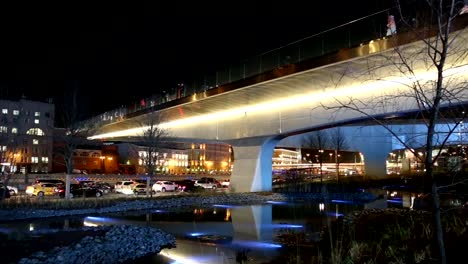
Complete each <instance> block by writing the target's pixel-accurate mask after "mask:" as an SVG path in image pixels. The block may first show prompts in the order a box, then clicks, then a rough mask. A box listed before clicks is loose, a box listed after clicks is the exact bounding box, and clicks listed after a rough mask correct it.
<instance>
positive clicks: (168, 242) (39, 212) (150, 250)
mask: <svg viewBox="0 0 468 264" xmlns="http://www.w3.org/2000/svg"><path fill="white" fill-rule="evenodd" d="M328 199H349V200H355V201H361V202H363V201H371V200H373V199H375V197H374V196H373V195H371V194H368V193H351V194H328ZM305 200H308V201H321V200H323V195H322V194H320V193H309V194H296V195H293V194H280V193H242V194H239V193H235V194H234V193H232V194H228V193H225V194H213V195H201V196H193V195H191V196H179V195H177V196H174V197H172V198H165V199H158V198H142V199H139V200H134V201H124V202H120V203H117V204H115V205H112V206H109V207H102V208H85V209H72V210H65V209H36V208H16V209H11V208H10V209H8V210H6V209H2V210H0V222H4V223H5V222H10V221H18V220H27V219H31V220H32V219H42V218H50V217H62V216H79V215H85V214H94V215H96V214H108V213H115V212H123V211H126V212H128V211H144V210H150V209H151V210H154V209H163V210H183V209H184V208H188V207H207V206H211V205H213V204H230V205H249V204H260V203H265V202H268V201H305ZM0 235H3V237H2V239H1V241H2V243H1V244H0V251H2V252H11V253H12V254H13V255H8V256H7V257H6V259H4V261H5V262H4V261H2V262H3V263H21V264H27V263H28V264H29V263H57V262H58V263H117V262H124V261H128V260H131V259H135V258H139V257H143V256H145V255H148V254H155V253H159V252H160V250H161V249H163V248H171V247H175V246H176V244H175V238H174V236H173V235H171V234H168V233H165V232H163V231H161V230H159V229H156V228H152V227H135V226H119V227H117V226H116V227H114V226H113V227H95V228H91V227H86V228H83V229H79V230H74V229H69V230H60V231H57V232H54V231H53V230H51V232H49V233H46V234H45V233H42V234H40V233H35V232H28V233H27V234H1V233H0ZM119 252H124V253H122V254H121V253H119Z"/></svg>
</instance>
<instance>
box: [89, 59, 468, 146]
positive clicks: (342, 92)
mask: <svg viewBox="0 0 468 264" xmlns="http://www.w3.org/2000/svg"><path fill="white" fill-rule="evenodd" d="M467 72H468V65H463V66H459V67H454V68H450V69H447V70H445V71H444V76H445V77H448V76H450V75H455V74H459V73H465V74H466V73H467ZM434 74H436V72H435V71H430V72H427V71H424V72H423V73H418V74H416V77H414V78H409V77H407V76H401V77H393V78H389V79H387V80H378V81H375V82H370V83H366V84H356V85H351V86H348V87H344V88H339V89H336V88H335V87H328V88H326V89H325V90H328V89H329V91H325V92H321V91H318V92H317V91H314V92H311V93H306V94H302V95H297V96H293V97H289V98H282V99H279V100H275V101H270V102H264V103H260V104H255V105H247V106H243V107H239V108H234V109H230V110H226V111H221V112H216V113H211V114H205V115H199V116H194V117H189V118H183V119H178V120H174V121H170V122H166V123H162V124H160V125H159V127H160V128H163V129H170V128H175V127H183V126H190V125H193V124H199V123H202V122H203V123H206V122H216V121H217V120H219V119H222V120H226V119H232V118H238V117H241V116H243V115H245V114H246V113H259V112H271V109H278V110H280V109H287V108H293V107H298V106H300V105H304V104H306V105H311V104H313V103H317V102H321V101H324V100H325V99H330V100H331V99H333V98H336V97H343V96H352V95H358V94H365V93H367V92H369V91H371V90H374V91H376V92H379V91H386V92H388V91H390V90H391V88H394V89H397V88H399V87H404V86H403V85H404V84H411V83H413V82H414V81H415V80H418V81H424V80H431V79H434V78H431V77H434ZM382 83H383V84H384V85H382ZM376 84H379V85H376ZM332 89H333V90H332ZM148 128H149V126H144V127H137V128H132V129H126V130H121V131H115V132H110V133H104V134H101V135H95V136H92V137H88V139H102V138H113V137H123V136H139V135H142V134H143V132H144V131H146V130H148Z"/></svg>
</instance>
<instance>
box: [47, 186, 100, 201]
mask: <svg viewBox="0 0 468 264" xmlns="http://www.w3.org/2000/svg"><path fill="white" fill-rule="evenodd" d="M54 193H55V195H58V196H59V197H61V198H64V197H65V185H60V186H57V187H56V188H55V189H54ZM101 196H102V192H101V191H100V190H99V189H98V188H95V187H90V186H84V185H82V184H77V183H72V184H70V198H73V197H101Z"/></svg>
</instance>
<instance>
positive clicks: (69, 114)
mask: <svg viewBox="0 0 468 264" xmlns="http://www.w3.org/2000/svg"><path fill="white" fill-rule="evenodd" d="M78 93H79V87H78V85H77V83H76V82H75V84H74V87H73V88H72V90H71V92H70V93H66V94H65V95H64V102H63V105H62V107H61V109H60V110H59V113H60V115H59V117H60V118H61V123H62V124H61V125H62V126H63V129H57V130H56V133H55V135H54V138H55V141H56V144H55V146H54V155H56V156H58V159H56V160H57V162H60V161H63V165H65V168H66V178H65V198H70V181H71V175H72V173H73V169H74V164H73V156H74V155H73V154H74V152H75V151H76V149H77V147H78V146H79V145H85V144H92V142H91V141H89V140H87V139H86V138H87V136H88V135H89V132H90V131H89V129H88V128H87V127H84V126H83V124H82V123H80V116H81V111H80V109H79V105H78V103H77V99H78ZM93 144H96V143H93Z"/></svg>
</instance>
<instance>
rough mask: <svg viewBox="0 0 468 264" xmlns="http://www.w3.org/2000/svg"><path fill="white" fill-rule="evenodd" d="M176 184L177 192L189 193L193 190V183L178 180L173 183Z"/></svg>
mask: <svg viewBox="0 0 468 264" xmlns="http://www.w3.org/2000/svg"><path fill="white" fill-rule="evenodd" d="M175 183H176V184H177V190H179V191H181V192H190V191H193V190H194V189H195V181H192V180H180V181H175Z"/></svg>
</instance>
